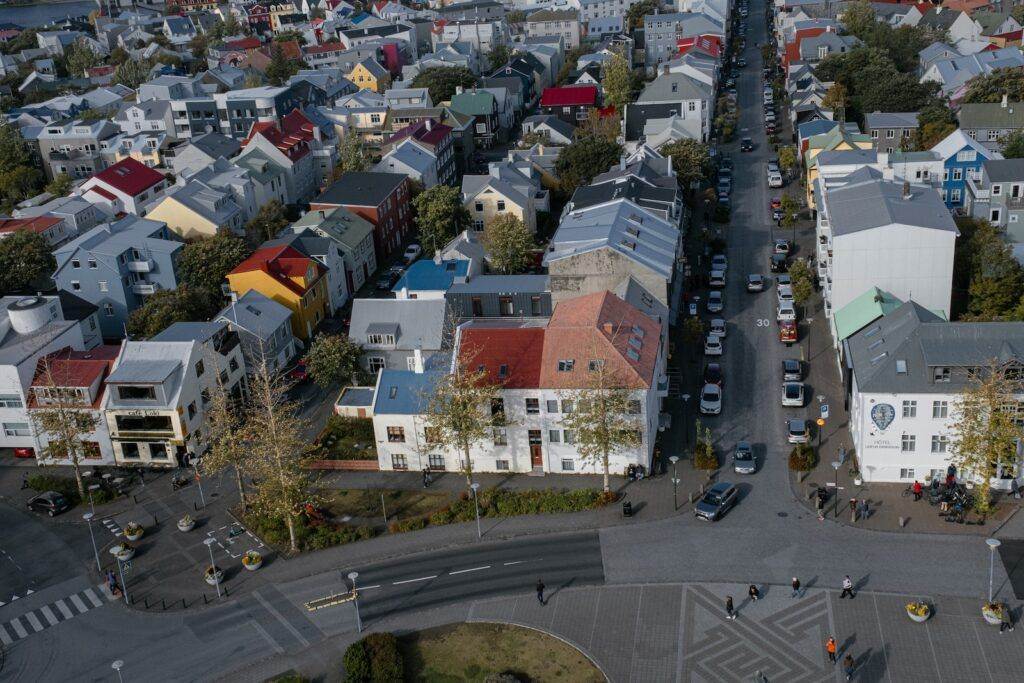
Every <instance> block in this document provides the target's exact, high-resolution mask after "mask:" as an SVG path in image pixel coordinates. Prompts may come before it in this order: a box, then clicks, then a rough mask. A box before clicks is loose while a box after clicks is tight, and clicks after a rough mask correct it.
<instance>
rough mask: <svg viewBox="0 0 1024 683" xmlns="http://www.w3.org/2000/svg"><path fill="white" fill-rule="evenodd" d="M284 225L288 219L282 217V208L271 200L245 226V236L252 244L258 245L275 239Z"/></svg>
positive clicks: (279, 203)
mask: <svg viewBox="0 0 1024 683" xmlns="http://www.w3.org/2000/svg"><path fill="white" fill-rule="evenodd" d="M286 225H288V218H287V216H285V215H284V206H283V205H282V204H281V202H279V201H277V200H276V199H271V200H270V201H269V202H267V203H266V204H264V205H263V206H261V207H260V210H259V211H258V212H257V213H256V216H255V217H254V218H253V219H252V220H251V221H249V222H248V223H247V224H246V226H245V234H246V235H247V236H248V237H249V239H250V240H251V241H252V242H254V243H256V244H259V243H261V242H265V241H267V240H272V239H274V238H275V237H277V234H278V233H279V232H281V230H282V229H284V226H286Z"/></svg>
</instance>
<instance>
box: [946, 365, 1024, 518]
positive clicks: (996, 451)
mask: <svg viewBox="0 0 1024 683" xmlns="http://www.w3.org/2000/svg"><path fill="white" fill-rule="evenodd" d="M963 379H966V380H967V386H966V387H965V388H964V390H963V391H962V392H961V393H960V394H959V395H958V396H957V397H956V399H954V401H953V406H952V423H951V424H950V451H951V452H952V455H951V457H950V462H951V463H952V464H953V465H955V466H956V468H957V471H958V472H960V475H961V476H963V477H971V478H973V479H974V481H975V487H974V511H975V512H977V513H978V514H979V515H981V517H982V519H984V518H985V516H986V515H987V514H988V513H989V512H990V511H991V505H992V501H991V498H990V489H991V485H992V479H993V478H994V477H996V476H998V470H999V468H1000V467H1001V466H1004V467H1009V468H1013V467H1014V466H1015V464H1016V461H1017V444H1018V443H1019V441H1020V440H1021V439H1022V438H1024V430H1022V428H1021V426H1020V425H1019V424H1018V423H1017V419H1016V418H1017V413H1016V407H1017V405H1018V403H1017V400H1016V396H1017V395H1018V394H1020V393H1021V391H1022V389H1021V385H1020V380H1019V379H1017V378H1016V376H1011V375H1010V374H1009V372H1008V368H1007V367H1006V366H1005V365H1003V364H1002V363H999V362H997V361H996V360H994V359H993V360H992V361H990V362H989V363H988V364H987V365H986V366H985V367H982V368H978V369H976V370H973V371H970V372H968V373H967V377H966V378H963Z"/></svg>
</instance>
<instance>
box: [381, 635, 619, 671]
mask: <svg viewBox="0 0 1024 683" xmlns="http://www.w3.org/2000/svg"><path fill="white" fill-rule="evenodd" d="M399 647H400V648H401V650H402V658H403V659H404V660H405V672H406V673H405V678H406V680H407V681H417V682H418V681H429V682H430V683H449V682H451V683H455V682H456V681H469V682H476V683H480V682H482V681H483V680H484V679H486V678H487V676H489V675H491V674H497V673H504V672H509V673H512V674H514V675H515V676H516V677H517V678H518V679H519V680H521V681H565V682H566V683H597V682H598V681H601V682H603V681H605V677H604V676H603V675H602V674H601V672H600V671H599V670H598V669H597V668H596V667H595V666H594V665H593V664H592V663H591V662H590V660H589V659H587V658H586V657H584V656H583V655H582V654H581V653H580V652H579V650H577V649H575V648H574V647H572V646H570V645H568V644H566V643H564V642H562V641H561V640H558V639H557V638H553V637H551V636H548V635H545V634H543V633H540V632H539V631H533V630H530V629H527V628H522V627H519V626H506V625H499V624H455V625H451V626H441V627H439V628H433V629H428V630H426V631H419V632H418V633H414V634H411V635H408V636H404V637H402V638H401V639H400V640H399Z"/></svg>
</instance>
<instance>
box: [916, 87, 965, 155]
mask: <svg viewBox="0 0 1024 683" xmlns="http://www.w3.org/2000/svg"><path fill="white" fill-rule="evenodd" d="M956 128H957V122H956V115H955V114H954V113H953V111H952V110H951V109H950V108H949V107H948V106H947V105H946V103H945V102H942V101H940V100H938V99H936V100H935V101H933V102H931V103H929V104H928V105H927V106H926V107H924V108H923V109H921V111H920V112H918V114H917V140H916V142H917V149H920V150H926V149H931V148H932V147H934V146H935V145H937V144H938V143H939V142H941V141H942V140H943V139H945V138H946V136H948V135H949V134H950V133H952V132H953V131H954V130H956Z"/></svg>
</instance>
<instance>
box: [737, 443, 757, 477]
mask: <svg viewBox="0 0 1024 683" xmlns="http://www.w3.org/2000/svg"><path fill="white" fill-rule="evenodd" d="M732 469H733V471H734V472H736V474H753V473H754V472H756V471H757V461H756V460H755V459H754V450H753V449H752V448H751V447H750V444H749V443H747V442H746V441H740V442H739V443H737V444H736V450H734V451H733V452H732Z"/></svg>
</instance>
